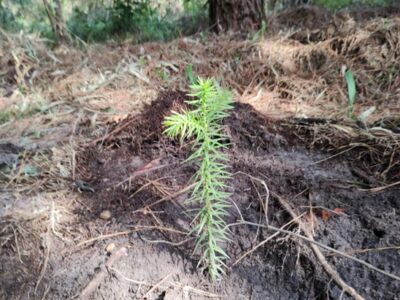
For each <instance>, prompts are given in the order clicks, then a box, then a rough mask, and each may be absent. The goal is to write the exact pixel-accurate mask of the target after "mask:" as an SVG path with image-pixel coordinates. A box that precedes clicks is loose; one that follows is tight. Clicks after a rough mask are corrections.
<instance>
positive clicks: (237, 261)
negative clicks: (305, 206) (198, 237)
mask: <svg viewBox="0 0 400 300" xmlns="http://www.w3.org/2000/svg"><path fill="white" fill-rule="evenodd" d="M303 215H304V214H301V215H300V216H298V217H297V218H298V219H299V218H301V217H302V216H303ZM242 221H243V220H242ZM295 221H296V219H293V220H291V221H290V222H288V223H286V224H285V225H283V226H282V227H281V228H280V229H284V228H285V227H287V226H289V225H290V224H292V223H293V222H295ZM280 233H281V232H279V231H276V232H275V233H274V234H272V235H270V236H269V237H268V238H266V239H265V240H263V241H262V242H261V243H258V244H257V245H256V246H254V247H253V248H251V249H250V250H248V251H246V252H245V253H244V254H242V255H241V256H240V257H239V258H238V259H237V260H236V261H235V262H234V263H233V264H232V266H233V267H234V266H236V265H237V264H238V263H239V262H241V261H242V260H243V258H245V257H246V256H248V255H249V254H251V253H253V252H254V251H256V250H257V249H258V248H260V247H261V246H262V245H264V244H266V243H268V242H269V241H270V240H272V239H273V238H274V237H276V236H277V235H279V234H280Z"/></svg>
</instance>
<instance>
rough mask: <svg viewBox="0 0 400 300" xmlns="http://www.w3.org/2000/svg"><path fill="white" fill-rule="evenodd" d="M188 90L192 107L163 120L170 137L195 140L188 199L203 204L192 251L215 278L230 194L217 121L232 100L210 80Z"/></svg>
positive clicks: (222, 254)
mask: <svg viewBox="0 0 400 300" xmlns="http://www.w3.org/2000/svg"><path fill="white" fill-rule="evenodd" d="M191 90H192V93H191V94H190V96H192V97H194V100H190V101H187V103H188V104H189V105H190V106H192V107H193V109H192V110H184V111H182V112H180V113H178V112H174V113H173V114H172V115H170V116H168V117H167V118H166V119H165V122H164V125H165V127H166V130H165V133H166V134H167V135H168V136H170V137H180V138H181V139H185V138H194V140H195V142H194V149H195V151H194V152H193V153H192V154H191V155H190V157H189V158H188V161H195V162H197V163H198V164H199V168H198V171H197V172H196V174H195V176H194V181H195V183H196V185H195V188H194V191H193V194H192V198H191V200H192V201H197V202H200V203H201V204H202V208H201V209H200V212H199V213H198V215H197V217H196V221H197V225H196V226H195V228H194V229H193V232H196V233H197V243H196V249H195V251H196V250H200V252H201V253H202V254H201V259H200V263H201V264H202V265H203V266H205V267H207V268H208V273H209V275H210V277H211V279H212V280H215V279H216V278H217V277H218V276H219V275H220V274H221V273H223V272H224V270H223V267H224V262H223V260H224V259H226V258H228V256H227V254H226V253H225V251H224V250H223V248H222V244H223V243H224V242H226V241H227V240H228V233H227V229H226V224H225V221H224V217H225V216H226V215H227V212H226V208H227V207H229V205H228V203H227V201H226V199H227V198H228V197H229V196H230V194H229V193H227V192H226V190H227V188H228V186H227V185H226V184H225V181H226V180H229V178H230V176H231V175H230V173H229V171H228V166H227V164H226V163H225V162H226V161H227V160H228V158H227V156H226V155H225V154H224V153H223V152H222V150H223V149H224V148H226V147H227V145H226V142H225V140H226V136H225V134H224V133H223V131H222V127H221V125H220V123H221V121H222V119H223V118H225V117H226V116H227V115H228V113H227V111H228V110H230V109H231V108H232V100H231V96H230V94H229V93H228V92H227V91H224V90H222V89H220V88H218V87H217V86H216V84H215V83H213V81H212V80H211V79H207V80H202V79H199V80H198V82H197V83H196V84H193V85H192V86H191Z"/></svg>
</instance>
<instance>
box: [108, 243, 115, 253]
mask: <svg viewBox="0 0 400 300" xmlns="http://www.w3.org/2000/svg"><path fill="white" fill-rule="evenodd" d="M115 248H116V246H115V244H114V243H111V244H108V245H107V247H106V251H107V253H113V252H114V250H115Z"/></svg>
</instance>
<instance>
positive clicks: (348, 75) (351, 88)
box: [344, 70, 356, 117]
mask: <svg viewBox="0 0 400 300" xmlns="http://www.w3.org/2000/svg"><path fill="white" fill-rule="evenodd" d="M344 77H345V79H346V83H347V92H348V97H349V105H348V116H349V117H353V107H354V102H355V101H356V82H355V80H354V75H353V72H352V71H350V70H347V71H346V72H345V73H344Z"/></svg>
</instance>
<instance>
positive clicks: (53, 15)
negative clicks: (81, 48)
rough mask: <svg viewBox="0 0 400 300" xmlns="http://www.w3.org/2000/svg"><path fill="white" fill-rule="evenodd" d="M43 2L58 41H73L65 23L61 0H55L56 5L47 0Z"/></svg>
mask: <svg viewBox="0 0 400 300" xmlns="http://www.w3.org/2000/svg"><path fill="white" fill-rule="evenodd" d="M43 4H44V6H45V9H46V13H47V16H48V17H49V21H50V25H51V29H52V30H53V33H54V36H55V38H56V40H57V43H71V42H72V40H71V36H70V35H69V34H68V31H67V29H66V26H65V23H64V17H63V13H62V5H61V2H60V0H54V5H51V4H50V3H49V2H48V1H47V0H43Z"/></svg>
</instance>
